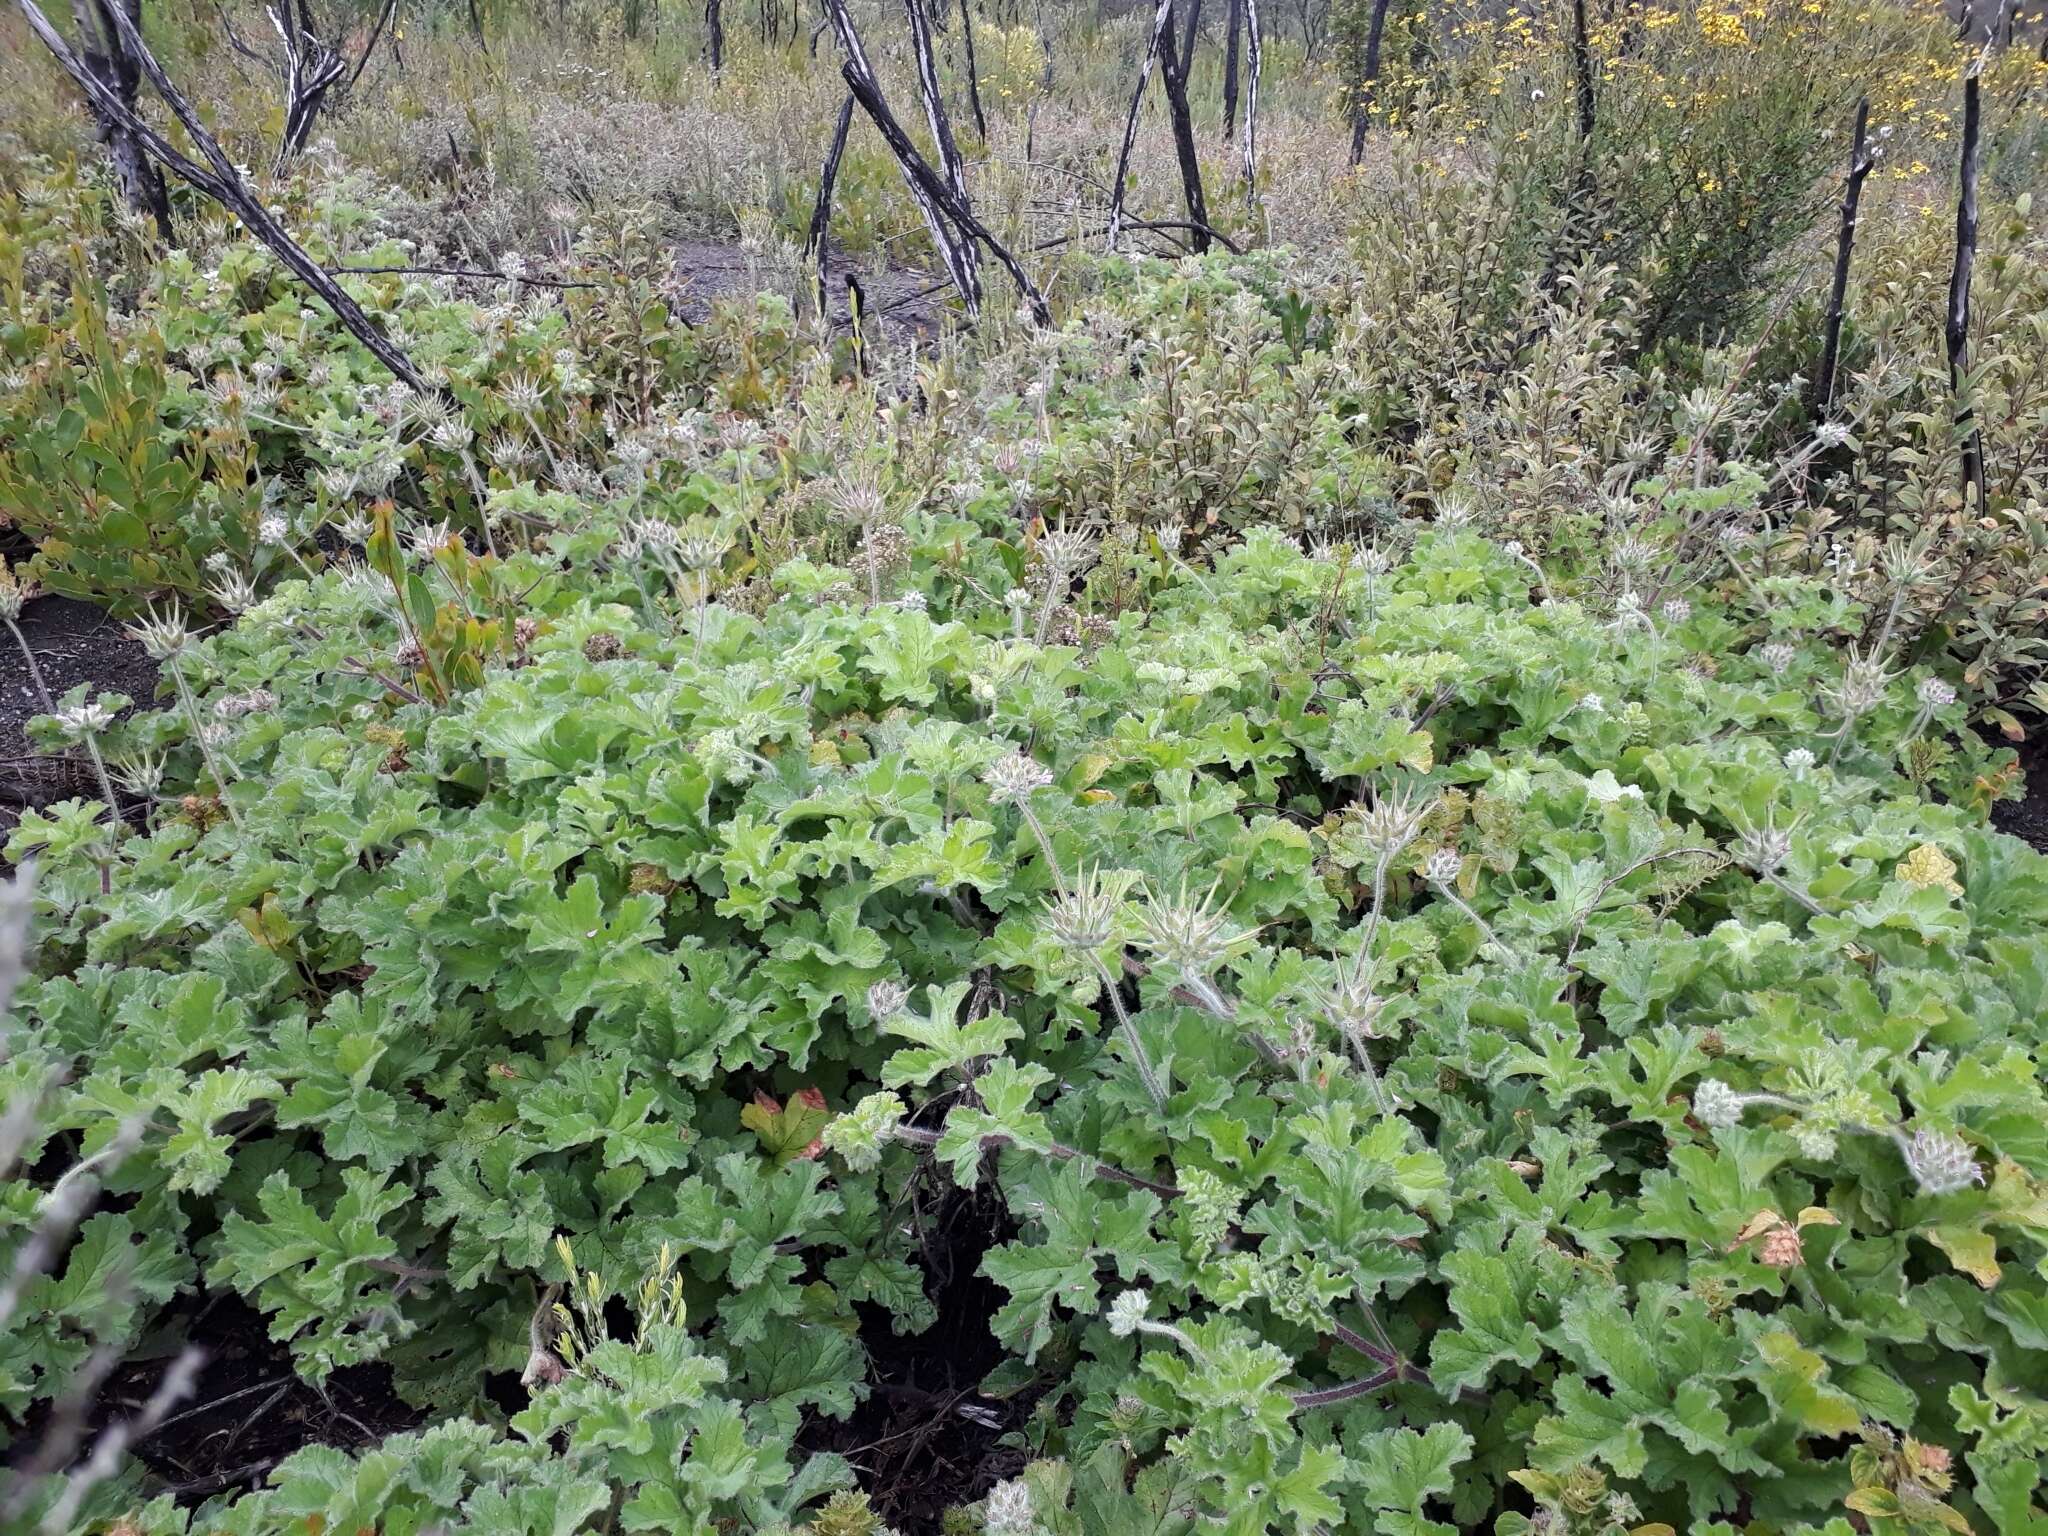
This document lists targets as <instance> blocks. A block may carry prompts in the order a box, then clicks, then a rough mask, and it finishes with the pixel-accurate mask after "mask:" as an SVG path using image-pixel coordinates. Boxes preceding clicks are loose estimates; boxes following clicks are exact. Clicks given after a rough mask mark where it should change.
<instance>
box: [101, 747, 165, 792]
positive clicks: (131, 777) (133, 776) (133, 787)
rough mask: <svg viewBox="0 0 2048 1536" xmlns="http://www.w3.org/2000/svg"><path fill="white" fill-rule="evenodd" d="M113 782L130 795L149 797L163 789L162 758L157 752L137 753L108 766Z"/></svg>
mask: <svg viewBox="0 0 2048 1536" xmlns="http://www.w3.org/2000/svg"><path fill="white" fill-rule="evenodd" d="M108 768H109V770H110V771H111V772H112V773H113V775H114V782H115V783H117V784H119V785H120V786H121V787H122V788H123V789H125V790H127V791H128V793H129V794H131V795H141V796H143V797H145V798H146V797H149V796H152V795H154V794H155V793H156V792H157V791H158V790H159V789H161V788H163V783H164V758H163V754H162V753H159V752H138V753H137V754H136V755H135V756H133V757H124V758H121V759H119V760H118V761H116V762H113V763H110V764H108Z"/></svg>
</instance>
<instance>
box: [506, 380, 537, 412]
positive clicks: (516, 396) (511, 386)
mask: <svg viewBox="0 0 2048 1536" xmlns="http://www.w3.org/2000/svg"><path fill="white" fill-rule="evenodd" d="M499 394H500V396H501V397H502V398H503V400H504V402H505V408H506V409H507V410H509V411H512V412H514V413H515V414H517V415H520V416H531V415H533V414H534V413H535V412H536V411H538V410H539V409H540V408H541V406H542V404H543V403H544V402H545V399H546V396H545V395H544V394H543V392H542V390H541V386H540V382H539V381H538V380H537V379H529V378H526V377H525V376H523V375H522V376H521V377H519V378H516V379H507V380H506V381H505V382H504V383H503V384H502V385H500V386H499Z"/></svg>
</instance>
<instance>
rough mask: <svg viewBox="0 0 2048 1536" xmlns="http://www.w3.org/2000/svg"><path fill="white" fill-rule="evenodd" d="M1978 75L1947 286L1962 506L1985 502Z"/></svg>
mask: <svg viewBox="0 0 2048 1536" xmlns="http://www.w3.org/2000/svg"><path fill="white" fill-rule="evenodd" d="M1978 95H1979V93H1978V79H1977V72H1976V70H1975V69H1972V70H1971V71H1970V73H1969V75H1968V76H1967V77H1966V78H1965V79H1964V81H1963V158H1962V176H1961V182H1962V186H1961V189H1960V190H1959V192H1958V193H1957V196H1956V262H1955V269H1954V271H1952V272H1951V273H1950V274H1949V282H1948V327H1947V332H1948V334H1947V340H1948V378H1949V387H1950V389H1951V390H1953V391H1954V393H1955V412H1956V430H1957V432H1958V433H1959V434H1960V435H1961V437H1962V440H1963V504H1964V506H1965V507H1967V506H1968V505H1969V501H1970V496H1971V493H1972V492H1974V493H1975V494H1976V497H1977V511H1978V513H1979V514H1982V513H1983V512H1984V511H1985V509H1986V503H1985V500H1984V433H1983V429H1982V428H1981V427H1980V426H1979V425H1978V422H1977V408H1976V405H1975V403H1974V401H1973V400H1972V395H1973V393H1974V391H1973V390H1972V388H1971V386H1970V377H1969V375H1970V275H1971V271H1972V269H1973V268H1974V267H1975V266H1976V264H1977V139H1978V135H1979V134H1980V132H1981V131H1982V129H1983V112H1982V105H1981V103H1980V101H1979V99H1978Z"/></svg>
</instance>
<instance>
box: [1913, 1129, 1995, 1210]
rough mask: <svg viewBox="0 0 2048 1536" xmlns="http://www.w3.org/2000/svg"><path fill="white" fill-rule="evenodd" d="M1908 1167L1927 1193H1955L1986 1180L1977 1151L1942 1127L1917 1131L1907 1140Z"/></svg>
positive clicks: (1922, 1190)
mask: <svg viewBox="0 0 2048 1536" xmlns="http://www.w3.org/2000/svg"><path fill="white" fill-rule="evenodd" d="M1905 1153H1906V1171H1907V1172H1908V1173H1910V1174H1912V1175H1913V1178H1914V1180H1915V1181H1916V1182H1917V1183H1918V1184H1919V1186H1920V1193H1921V1194H1923V1195H1952V1194H1954V1193H1955V1192H1956V1191H1957V1190H1960V1189H1969V1188H1971V1187H1973V1186H1975V1185H1978V1184H1982V1183H1983V1182H1984V1170H1983V1169H1982V1168H1980V1167H1978V1166H1977V1155H1976V1154H1975V1153H1974V1152H1972V1151H1971V1150H1970V1144H1969V1143H1968V1142H1966V1141H1964V1140H1963V1139H1962V1138H1961V1137H1960V1136H1950V1135H1947V1134H1945V1133H1944V1132H1941V1131H1915V1132H1914V1133H1913V1136H1912V1139H1911V1140H1910V1141H1908V1142H1907V1143H1906V1146H1905Z"/></svg>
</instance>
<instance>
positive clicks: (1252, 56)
mask: <svg viewBox="0 0 2048 1536" xmlns="http://www.w3.org/2000/svg"><path fill="white" fill-rule="evenodd" d="M1244 42H1245V80H1244V139H1243V143H1244V195H1245V198H1246V200H1247V201H1249V202H1253V203H1256V202H1257V201H1258V200H1259V65H1260V62H1261V58H1262V56H1263V49H1262V48H1261V45H1260V40H1259V0H1244Z"/></svg>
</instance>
